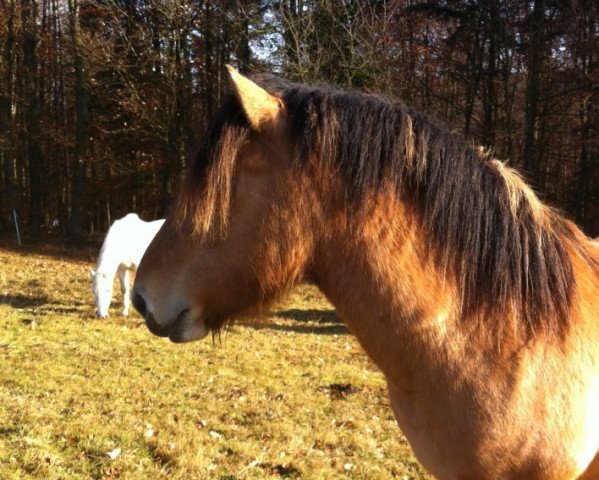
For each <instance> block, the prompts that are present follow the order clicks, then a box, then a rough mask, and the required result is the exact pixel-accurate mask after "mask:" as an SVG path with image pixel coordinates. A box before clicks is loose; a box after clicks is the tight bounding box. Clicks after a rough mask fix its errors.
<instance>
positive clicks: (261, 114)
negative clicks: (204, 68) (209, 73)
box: [227, 65, 284, 130]
mask: <svg viewBox="0 0 599 480" xmlns="http://www.w3.org/2000/svg"><path fill="white" fill-rule="evenodd" d="M227 70H228V71H229V78H230V79H231V84H232V85H233V88H234V90H235V95H237V98H238V99H239V101H240V102H241V105H242V106H243V111H244V112H245V114H246V116H247V118H248V120H249V121H250V124H251V126H252V127H253V128H254V129H256V130H260V129H261V128H264V127H265V126H272V125H274V124H275V122H276V121H277V119H278V117H279V115H280V114H281V112H282V111H283V108H284V107H283V101H282V100H281V99H280V98H278V97H275V96H274V95H271V94H270V93H268V92H267V91H266V90H264V89H263V88H262V87H260V86H258V85H256V84H255V83H254V82H252V81H251V80H250V79H249V78H247V77H244V76H243V75H241V74H240V73H239V72H238V71H237V70H235V68H233V67H232V66H231V65H227Z"/></svg>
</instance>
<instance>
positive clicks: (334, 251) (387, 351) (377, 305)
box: [314, 205, 461, 376]
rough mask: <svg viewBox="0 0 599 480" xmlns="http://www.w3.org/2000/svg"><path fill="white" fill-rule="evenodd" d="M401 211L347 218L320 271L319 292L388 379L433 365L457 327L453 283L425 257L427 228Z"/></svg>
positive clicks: (320, 257)
mask: <svg viewBox="0 0 599 480" xmlns="http://www.w3.org/2000/svg"><path fill="white" fill-rule="evenodd" d="M403 210H404V207H402V206H401V205H400V206H399V207H398V208H396V206H394V207H393V208H390V207H380V206H379V207H378V208H375V209H374V214H373V215H372V216H369V218H368V219H367V220H362V219H360V220H355V219H354V218H352V219H350V218H349V217H348V216H345V215H341V216H340V217H339V219H340V220H339V221H337V222H336V225H335V226H333V227H332V228H327V229H326V230H327V231H329V232H331V234H330V235H325V236H324V241H323V242H322V243H321V244H320V245H319V247H318V248H317V250H318V251H319V253H317V255H316V261H315V267H314V269H315V272H314V276H315V278H316V282H317V284H318V286H319V288H320V289H321V290H322V291H323V292H324V293H325V295H326V296H327V298H329V300H330V301H331V303H333V305H334V306H335V307H336V309H337V311H338V313H339V315H340V316H341V318H343V320H344V321H345V322H346V323H347V325H348V327H349V328H350V330H352V332H353V333H354V334H355V335H356V336H357V338H358V340H359V341H360V343H361V344H362V346H363V347H364V349H365V350H366V352H367V353H368V354H369V356H370V357H371V358H372V359H373V360H374V362H375V363H376V364H377V365H378V366H379V368H381V370H382V371H383V372H384V373H385V374H386V375H387V376H393V375H400V376H401V375H404V374H405V370H404V371H403V373H401V371H400V370H401V369H398V364H402V365H403V366H405V368H406V369H408V370H409V369H410V368H418V366H417V365H416V363H422V362H425V361H426V359H425V358H424V356H428V357H429V360H431V361H434V359H431V358H430V353H431V352H441V350H442V349H444V348H446V347H445V345H446V344H447V341H446V340H447V336H448V335H452V333H453V332H456V330H457V328H458V327H457V325H458V324H459V318H458V314H457V313H456V312H457V310H458V309H457V307H456V305H457V299H458V298H459V297H458V295H457V291H456V288H455V283H454V282H453V280H451V278H450V277H449V276H447V277H446V276H445V275H443V274H442V273H441V272H439V271H438V269H437V268H436V267H435V265H434V264H433V262H432V260H431V259H430V258H429V256H428V255H426V254H425V252H423V249H422V248H421V245H422V244H423V241H422V238H423V233H422V229H421V228H420V227H419V225H418V222H417V221H416V220H414V219H413V218H412V217H411V216H410V215H409V214H408V212H406V211H403ZM457 334H458V336H461V333H460V332H457ZM453 345H454V346H455V347H456V348H458V344H457V343H455V342H454V343H453ZM420 353H421V354H422V355H420ZM439 354H441V353H439Z"/></svg>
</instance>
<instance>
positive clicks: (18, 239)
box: [12, 208, 21, 247]
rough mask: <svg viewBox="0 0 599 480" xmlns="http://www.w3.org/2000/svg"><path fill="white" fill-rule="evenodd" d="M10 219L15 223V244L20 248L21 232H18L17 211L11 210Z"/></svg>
mask: <svg viewBox="0 0 599 480" xmlns="http://www.w3.org/2000/svg"><path fill="white" fill-rule="evenodd" d="M12 217H13V220H14V222H15V231H16V232H17V242H18V243H19V247H20V246H21V232H20V231H19V218H18V217H17V211H16V210H15V209H14V208H13V209H12Z"/></svg>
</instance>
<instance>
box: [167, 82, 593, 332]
mask: <svg viewBox="0 0 599 480" xmlns="http://www.w3.org/2000/svg"><path fill="white" fill-rule="evenodd" d="M256 80H257V82H258V83H259V84H260V85H261V86H263V87H264V88H265V89H267V90H268V91H269V92H271V93H273V94H275V95H278V96H280V97H281V98H282V99H283V102H284V104H285V108H286V112H287V116H288V118H287V123H288V127H289V128H288V133H289V135H290V136H291V142H292V145H293V147H294V148H295V157H296V160H297V162H298V163H299V164H300V166H301V165H302V164H306V163H307V162H308V160H309V159H310V158H313V157H314V155H316V157H317V158H318V161H319V162H320V166H321V167H322V171H325V170H326V171H327V172H330V171H331V169H333V170H334V171H335V172H338V174H339V175H340V177H341V179H342V184H343V185H345V192H344V195H343V196H344V198H345V200H346V203H347V208H348V211H354V212H359V211H360V209H361V207H363V205H364V203H365V202H364V201H363V200H364V199H366V198H368V196H369V195H371V194H372V193H373V191H377V190H378V191H380V190H382V189H385V188H388V187H389V185H392V186H393V187H394V189H395V192H394V195H395V196H396V197H397V198H399V199H400V200H401V201H405V202H408V203H409V204H411V206H412V207H413V210H414V211H415V212H416V214H417V216H418V217H419V218H420V221H421V224H422V232H423V235H424V237H425V238H424V239H423V242H424V244H425V245H426V250H427V252H428V253H429V255H430V256H431V258H432V259H433V260H434V261H435V262H436V263H437V264H438V266H439V267H440V269H441V270H442V271H444V272H450V273H451V274H453V275H454V276H455V279H456V281H457V284H458V286H460V287H461V289H462V292H463V296H462V312H463V314H464V316H466V317H476V318H481V317H482V318H485V319H487V320H488V322H487V323H488V324H489V325H490V326H493V325H495V327H493V328H500V327H499V326H498V325H497V323H498V320H497V319H498V318H500V317H501V316H505V315H506V314H507V315H510V316H512V315H514V312H515V316H516V317H518V319H519V321H520V322H521V325H522V327H523V328H524V329H525V330H526V331H527V332H528V333H529V334H534V333H535V332H538V331H557V332H564V331H565V329H566V328H567V327H568V324H569V318H570V308H571V304H572V298H573V295H574V292H575V278H574V272H573V267H572V263H571V259H570V254H571V253H572V251H574V252H580V251H582V250H584V248H583V247H581V246H580V242H579V240H578V239H577V233H576V231H574V230H573V227H570V224H569V223H568V222H567V221H566V220H564V219H563V218H562V217H561V216H560V215H559V214H557V213H556V212H555V211H553V210H552V209H551V208H549V207H547V206H545V205H543V204H542V203H541V202H540V200H539V199H538V198H537V196H536V195H535V194H534V192H533V191H532V189H531V188H530V187H529V186H528V185H526V183H525V182H524V181H523V180H522V178H521V177H520V175H519V174H518V173H516V172H515V171H514V170H512V169H511V168H509V167H507V166H506V165H504V164H503V163H501V162H499V161H498V160H496V159H493V158H492V156H491V154H490V153H489V152H485V151H482V150H480V149H476V148H474V147H473V146H472V145H469V144H468V143H467V142H465V141H464V140H462V139H461V138H459V137H458V136H457V135H455V134H453V133H452V132H451V131H450V130H449V129H448V128H447V127H446V126H445V125H443V124H441V123H439V122H436V121H434V120H433V119H431V118H430V117H428V116H426V115H424V114H422V113H419V112H417V111H415V110H413V109H410V108H408V107H406V106H405V105H403V104H399V103H392V102H390V101H388V100H386V99H382V98H379V97H376V96H372V95H365V94H360V93H352V92H344V91H338V90H334V89H331V88H329V87H312V86H302V85H296V84H292V83H288V82H285V81H281V80H279V79H276V78H274V77H259V78H257V79H256ZM248 132H249V129H248V127H247V123H246V121H245V120H244V119H243V113H242V110H241V107H240V105H239V104H238V103H237V102H236V100H235V99H234V98H233V97H230V98H229V99H228V100H227V101H226V102H225V105H224V106H223V108H222V109H221V111H220V114H219V115H218V116H217V117H216V119H215V121H214V122H213V124H212V126H211V127H210V128H209V129H208V132H207V134H206V136H205V137H204V142H203V144H202V146H201V147H200V149H199V151H198V154H197V155H196V158H195V161H194V162H193V164H192V165H191V171H190V173H189V174H188V175H187V182H186V184H185V185H184V188H183V190H182V194H181V195H180V196H179V200H178V202H177V203H176V207H175V215H174V217H175V219H176V220H177V221H178V225H180V226H183V225H187V227H188V228H189V226H191V230H192V231H193V232H194V233H195V234H207V233H208V232H210V231H219V232H220V231H222V230H223V229H226V219H227V212H228V206H229V197H230V193H231V182H232V179H233V172H234V160H235V157H236V155H237V154H238V152H239V150H240V148H241V146H242V145H243V143H244V142H245V141H246V140H247V137H248ZM316 174H318V172H316Z"/></svg>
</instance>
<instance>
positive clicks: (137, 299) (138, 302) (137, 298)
mask: <svg viewBox="0 0 599 480" xmlns="http://www.w3.org/2000/svg"><path fill="white" fill-rule="evenodd" d="M131 301H132V302H133V306H134V307H135V310H137V311H138V312H139V314H140V315H141V316H142V317H144V318H145V316H146V313H148V312H147V309H146V301H145V300H144V299H143V297H142V296H141V295H140V294H139V293H137V292H135V293H134V294H133V297H132V298H131Z"/></svg>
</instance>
